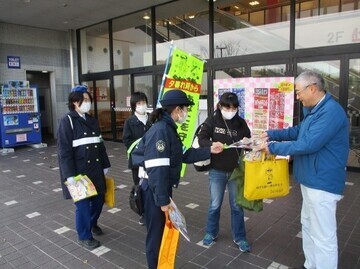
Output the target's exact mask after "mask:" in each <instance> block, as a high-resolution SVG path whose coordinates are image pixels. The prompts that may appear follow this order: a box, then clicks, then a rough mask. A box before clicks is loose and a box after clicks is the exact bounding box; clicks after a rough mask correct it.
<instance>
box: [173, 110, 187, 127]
mask: <svg viewBox="0 0 360 269" xmlns="http://www.w3.org/2000/svg"><path fill="white" fill-rule="evenodd" d="M182 112H183V113H184V114H183V116H182V117H179V118H178V120H177V121H176V122H177V123H179V124H183V123H184V122H185V121H186V118H187V116H188V113H187V112H185V111H184V110H182Z"/></svg>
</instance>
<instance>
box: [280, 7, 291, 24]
mask: <svg viewBox="0 0 360 269" xmlns="http://www.w3.org/2000/svg"><path fill="white" fill-rule="evenodd" d="M281 20H282V21H290V6H289V5H287V6H283V7H282V12H281Z"/></svg>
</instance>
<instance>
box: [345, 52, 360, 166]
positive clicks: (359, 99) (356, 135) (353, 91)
mask: <svg viewBox="0 0 360 269" xmlns="http://www.w3.org/2000/svg"><path fill="white" fill-rule="evenodd" d="M348 98H349V99H348V106H347V115H348V118H349V128H350V129H349V134H350V141H349V142H350V153H349V158H348V166H352V167H360V59H352V60H350V63H349V88H348Z"/></svg>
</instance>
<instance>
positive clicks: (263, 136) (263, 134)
mask: <svg viewBox="0 0 360 269" xmlns="http://www.w3.org/2000/svg"><path fill="white" fill-rule="evenodd" d="M260 138H267V139H266V140H268V139H269V135H268V133H267V132H266V131H265V132H263V133H262V134H260Z"/></svg>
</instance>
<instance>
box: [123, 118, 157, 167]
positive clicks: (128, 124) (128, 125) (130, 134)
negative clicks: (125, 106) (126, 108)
mask: <svg viewBox="0 0 360 269" xmlns="http://www.w3.org/2000/svg"><path fill="white" fill-rule="evenodd" d="M150 127H151V123H150V121H147V122H146V124H145V125H144V123H143V122H142V121H140V120H139V119H138V118H137V117H136V116H135V115H132V116H131V117H129V118H128V119H126V121H125V124H124V134H123V142H124V144H125V146H126V148H127V149H129V147H130V146H131V145H132V143H133V142H135V141H136V140H138V139H139V138H141V137H143V135H144V134H145V133H146V131H147V130H149V128H150ZM133 167H134V166H133V164H132V161H131V158H129V168H133ZM135 167H136V166H135Z"/></svg>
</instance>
